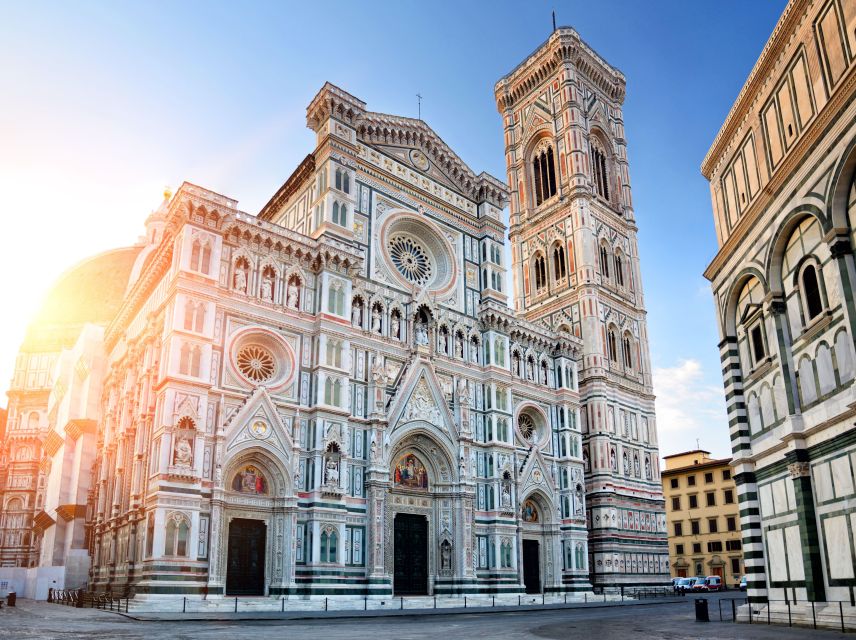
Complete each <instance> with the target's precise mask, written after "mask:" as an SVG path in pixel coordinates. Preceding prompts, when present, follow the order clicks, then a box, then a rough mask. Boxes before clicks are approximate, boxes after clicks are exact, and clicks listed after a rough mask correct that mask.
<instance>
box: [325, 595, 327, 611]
mask: <svg viewBox="0 0 856 640" xmlns="http://www.w3.org/2000/svg"><path fill="white" fill-rule="evenodd" d="M324 611H327V596H324Z"/></svg>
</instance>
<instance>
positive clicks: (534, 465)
mask: <svg viewBox="0 0 856 640" xmlns="http://www.w3.org/2000/svg"><path fill="white" fill-rule="evenodd" d="M520 479H521V482H520V488H521V491H520V495H526V494H527V493H528V492H529V490H530V489H537V488H541V489H542V490H544V491H555V490H556V485H555V483H554V482H553V474H552V473H550V465H549V464H548V463H547V460H546V459H545V458H544V456H543V454H542V453H541V450H540V449H539V448H538V447H533V448H532V449H530V451H529V455H528V456H527V457H526V461H525V462H524V463H523V467H522V468H521V469H520Z"/></svg>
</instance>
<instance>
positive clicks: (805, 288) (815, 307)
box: [800, 263, 823, 321]
mask: <svg viewBox="0 0 856 640" xmlns="http://www.w3.org/2000/svg"><path fill="white" fill-rule="evenodd" d="M800 293H801V294H802V298H803V305H804V306H805V314H806V320H807V321H811V320H814V319H815V318H816V317H817V316H819V315H820V314H821V312H822V311H823V300H822V299H821V297H820V284H819V282H818V279H817V270H816V269H815V267H814V265H813V264H811V263H809V264H806V265H805V267H803V270H802V274H801V275H800Z"/></svg>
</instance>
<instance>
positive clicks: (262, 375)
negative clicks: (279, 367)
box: [237, 344, 276, 382]
mask: <svg viewBox="0 0 856 640" xmlns="http://www.w3.org/2000/svg"><path fill="white" fill-rule="evenodd" d="M237 360H238V370H239V371H240V372H241V373H242V374H244V377H246V378H247V379H248V380H252V381H253V382H266V381H268V380H270V379H271V378H273V377H274V375H275V374H276V360H274V357H273V354H272V353H271V352H270V351H268V350H267V349H265V348H264V347H262V346H261V345H257V344H249V345H247V346H245V347H243V348H242V349H241V350H240V351H238V357H237Z"/></svg>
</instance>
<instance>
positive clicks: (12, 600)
mask: <svg viewBox="0 0 856 640" xmlns="http://www.w3.org/2000/svg"><path fill="white" fill-rule="evenodd" d="M17 599H18V594H16V593H15V592H14V591H10V592H9V595H7V596H6V605H7V606H9V607H14V606H15V600H17Z"/></svg>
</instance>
